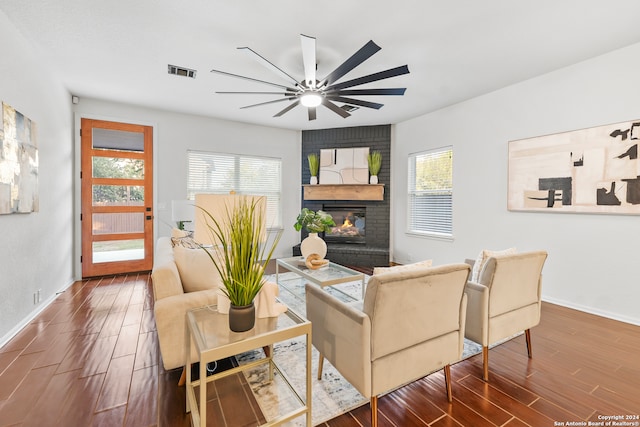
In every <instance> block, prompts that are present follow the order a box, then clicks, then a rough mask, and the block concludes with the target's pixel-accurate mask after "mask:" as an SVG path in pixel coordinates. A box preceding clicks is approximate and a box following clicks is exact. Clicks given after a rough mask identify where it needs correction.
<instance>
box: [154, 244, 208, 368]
mask: <svg viewBox="0 0 640 427" xmlns="http://www.w3.org/2000/svg"><path fill="white" fill-rule="evenodd" d="M151 279H152V281H153V295H154V299H155V308H154V311H155V318H156V328H157V331H158V341H159V342H160V352H161V354H162V362H163V364H164V368H165V369H167V370H169V369H174V368H178V367H182V366H184V361H185V352H184V347H185V314H186V312H187V311H188V310H190V309H192V308H196V307H202V306H205V305H208V304H215V303H216V301H217V296H216V292H217V289H218V287H219V284H220V276H219V275H218V274H217V271H216V270H215V267H214V266H213V263H211V260H210V259H209V258H208V256H207V254H206V253H205V252H204V251H203V250H202V249H192V248H186V247H183V246H179V245H176V246H175V247H173V245H172V241H171V237H160V238H159V239H158V241H157V244H156V249H155V262H154V265H153V270H152V273H151Z"/></svg>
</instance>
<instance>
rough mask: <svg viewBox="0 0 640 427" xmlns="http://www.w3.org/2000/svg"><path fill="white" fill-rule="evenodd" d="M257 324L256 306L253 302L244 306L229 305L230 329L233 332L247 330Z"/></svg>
mask: <svg viewBox="0 0 640 427" xmlns="http://www.w3.org/2000/svg"><path fill="white" fill-rule="evenodd" d="M255 324H256V307H255V305H254V304H253V303H251V304H249V305H244V306H235V305H233V304H232V305H231V307H229V329H231V330H232V331H233V332H246V331H248V330H250V329H252V328H253V327H254V326H255Z"/></svg>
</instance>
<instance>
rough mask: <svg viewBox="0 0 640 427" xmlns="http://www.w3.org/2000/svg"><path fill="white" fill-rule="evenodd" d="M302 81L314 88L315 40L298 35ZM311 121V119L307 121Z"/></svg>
mask: <svg viewBox="0 0 640 427" xmlns="http://www.w3.org/2000/svg"><path fill="white" fill-rule="evenodd" d="M300 43H301V44H302V63H303V65H304V81H305V83H306V85H307V87H308V88H311V89H313V88H315V87H316V38H315V37H309V36H305V35H304V34H300ZM309 120H311V119H309Z"/></svg>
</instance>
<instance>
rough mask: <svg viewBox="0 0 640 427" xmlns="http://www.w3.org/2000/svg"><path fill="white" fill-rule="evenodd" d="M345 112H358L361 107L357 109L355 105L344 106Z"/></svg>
mask: <svg viewBox="0 0 640 427" xmlns="http://www.w3.org/2000/svg"><path fill="white" fill-rule="evenodd" d="M340 108H342V109H343V110H344V111H346V112H347V113H351V112H352V111H356V110H357V109H358V108H359V107H356V106H355V105H348V104H344V105H343V106H342V107H340Z"/></svg>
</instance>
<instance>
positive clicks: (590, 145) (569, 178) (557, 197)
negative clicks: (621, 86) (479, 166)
mask: <svg viewBox="0 0 640 427" xmlns="http://www.w3.org/2000/svg"><path fill="white" fill-rule="evenodd" d="M639 141H640V120H634V121H629V122H622V123H615V124H611V125H605V126H598V127H593V128H588V129H581V130H576V131H572V132H564V133H559V134H554V135H546V136H539V137H535V138H527V139H521V140H517V141H510V142H509V181H508V182H509V184H508V187H509V188H508V198H507V204H508V209H509V210H511V211H543V212H583V213H606V214H630V215H638V214H640V162H639V161H638V142H639Z"/></svg>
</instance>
